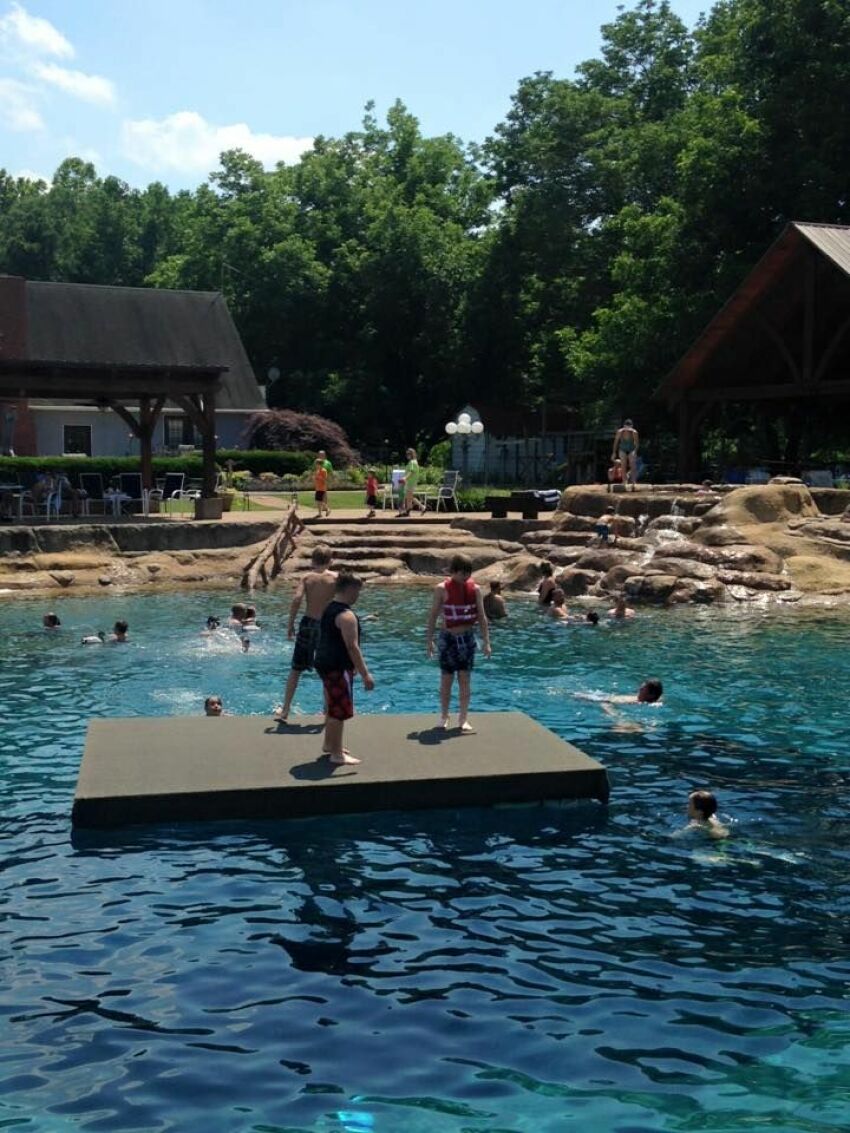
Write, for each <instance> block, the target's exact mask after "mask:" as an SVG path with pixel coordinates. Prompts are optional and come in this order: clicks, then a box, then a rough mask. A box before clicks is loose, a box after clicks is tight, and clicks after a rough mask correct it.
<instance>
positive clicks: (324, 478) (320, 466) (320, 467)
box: [313, 456, 331, 519]
mask: <svg viewBox="0 0 850 1133" xmlns="http://www.w3.org/2000/svg"><path fill="white" fill-rule="evenodd" d="M313 485H314V487H315V489H316V491H315V496H316V518H317V519H319V518H320V517H321V515H322V512H324V514H325V515H326V516H328V515H330V514H331V509H330V507H329V506H328V470H327V468H325V462H323V461H322V458H321V457H320V456H317V457H316V464H315V467H314V468H313Z"/></svg>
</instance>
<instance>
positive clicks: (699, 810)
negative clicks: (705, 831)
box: [688, 790, 717, 822]
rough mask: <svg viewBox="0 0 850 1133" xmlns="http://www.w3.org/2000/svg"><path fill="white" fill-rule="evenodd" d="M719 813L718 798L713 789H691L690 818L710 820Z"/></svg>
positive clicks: (689, 800) (689, 796)
mask: <svg viewBox="0 0 850 1133" xmlns="http://www.w3.org/2000/svg"><path fill="white" fill-rule="evenodd" d="M714 814H717V799H716V798H715V797H714V795H713V794H712V792H711V791H702V790H700V791H691V793H690V794H689V795H688V818H692V819H695V820H696V821H697V822H708V820H709V819H710V818H711V817H712V815H714Z"/></svg>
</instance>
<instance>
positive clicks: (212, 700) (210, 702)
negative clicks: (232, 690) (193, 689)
mask: <svg viewBox="0 0 850 1133" xmlns="http://www.w3.org/2000/svg"><path fill="white" fill-rule="evenodd" d="M223 711H224V705H223V704H222V702H221V697H220V696H208V697H207V699H206V700H205V701H204V712H205V714H206V715H207V716H220V715H221V714H222V712H223Z"/></svg>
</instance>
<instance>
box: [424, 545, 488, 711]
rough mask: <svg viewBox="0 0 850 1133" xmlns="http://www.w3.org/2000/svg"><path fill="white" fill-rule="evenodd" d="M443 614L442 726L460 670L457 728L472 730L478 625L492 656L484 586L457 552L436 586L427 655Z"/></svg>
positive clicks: (432, 649) (429, 624)
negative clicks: (477, 580)
mask: <svg viewBox="0 0 850 1133" xmlns="http://www.w3.org/2000/svg"><path fill="white" fill-rule="evenodd" d="M440 617H442V619H443V629H442V630H441V631H440V640H439V660H440V723H439V727H440V728H448V726H449V702H450V700H451V695H452V684H453V682H454V677H455V673H457V684H458V701H459V705H458V718H457V722H458V727H459V728H460V730H461V731H462V732H471V731H472V730H473V729H472V725H471V724H470V723H469V719H468V716H469V701H470V697H471V695H472V667H473V664H474V663H475V650H476V649H477V642H476V640H475V626H476V624H477V625H478V626H479V627H480V629H481V637H482V639H483V642H484V656H485V657H489V656H490V653H491V650H490V626H489V624H488V622H487V615H486V614H485V612H484V599H483V597H482V595H481V588H480V587H479V586H478V584H477V583H476V582H474V581H473V579H472V563H471V562H470V560H469V559H468V558H467V557H466V555H455V556H454V558H453V559H452V560H451V562H450V564H449V576H448V578H447V579H445V581H443V582H441V583H440V584H439V585H438V586H435V587H434V600H433V602H432V603H431V610H430V612H429V614H428V626H427V629H426V649H427V652H428V656H429V657H432V656H433V654H434V630H435V629H436V626H437V620H438V619H439V618H440Z"/></svg>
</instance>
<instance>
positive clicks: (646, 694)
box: [573, 677, 664, 708]
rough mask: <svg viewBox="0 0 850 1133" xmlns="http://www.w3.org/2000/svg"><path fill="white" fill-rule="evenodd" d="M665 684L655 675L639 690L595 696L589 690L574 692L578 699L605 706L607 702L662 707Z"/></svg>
mask: <svg viewBox="0 0 850 1133" xmlns="http://www.w3.org/2000/svg"><path fill="white" fill-rule="evenodd" d="M663 695H664V685H663V684H662V683H661V681H659V680H657V679H656V678H655V677H652V678H650V679H649V680H648V681H644V682H643V684H642V685H641V686H640V688H639V689H638V690H637V692H625V693H616V692H615V693H610V694H609V695H608V696H594V695H593V694H592V693H589V692H576V693H573V696H575V697H576V698H577V699H578V700H595V701H596V703H597V704H601V705H602V707H603V708H604V707H605V706H606V705H607V704H652V705H654V706H655V707H657V708H661V706H662V705H661V697H662V696H663Z"/></svg>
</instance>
